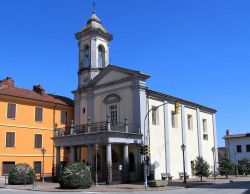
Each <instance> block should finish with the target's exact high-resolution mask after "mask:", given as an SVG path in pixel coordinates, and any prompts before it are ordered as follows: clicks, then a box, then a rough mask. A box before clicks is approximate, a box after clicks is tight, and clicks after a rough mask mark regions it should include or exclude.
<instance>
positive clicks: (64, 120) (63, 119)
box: [61, 111, 68, 124]
mask: <svg viewBox="0 0 250 194" xmlns="http://www.w3.org/2000/svg"><path fill="white" fill-rule="evenodd" d="M67 120H68V114H67V112H66V111H61V124H67Z"/></svg>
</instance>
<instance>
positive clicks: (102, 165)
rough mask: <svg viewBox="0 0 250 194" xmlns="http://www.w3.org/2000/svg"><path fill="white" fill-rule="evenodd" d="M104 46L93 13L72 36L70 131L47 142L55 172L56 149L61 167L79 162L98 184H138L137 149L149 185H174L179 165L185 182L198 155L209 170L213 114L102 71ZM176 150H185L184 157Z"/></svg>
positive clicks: (127, 76)
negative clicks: (64, 157)
mask: <svg viewBox="0 0 250 194" xmlns="http://www.w3.org/2000/svg"><path fill="white" fill-rule="evenodd" d="M112 38H113V37H112V35H111V34H110V33H109V32H108V31H107V30H106V29H105V28H104V27H103V26H102V23H101V20H100V19H99V18H98V17H97V16H96V15H95V13H93V14H92V16H91V17H90V18H89V20H88V22H87V25H86V26H85V27H84V28H83V29H82V30H81V31H80V32H78V33H77V34H76V39H77V40H78V45H79V67H78V87H77V89H76V90H75V91H74V92H73V93H74V95H75V99H74V100H75V108H74V110H75V113H74V115H75V121H74V122H75V123H74V126H72V127H70V128H61V129H58V131H57V133H56V136H55V138H54V141H55V145H56V147H57V167H58V169H59V167H60V163H61V162H62V161H60V160H59V159H60V150H61V149H64V150H66V152H65V153H68V162H73V161H79V160H80V161H83V162H85V163H86V164H87V165H89V166H90V167H91V170H93V171H92V172H96V170H97V172H98V173H97V177H98V180H106V181H108V182H111V181H119V180H123V181H124V180H125V181H130V182H131V181H135V180H139V179H141V178H143V169H142V164H143V155H141V154H140V147H141V145H142V144H144V145H148V146H149V149H150V153H149V154H148V157H147V173H148V175H149V178H152V179H156V180H159V179H162V174H163V173H165V174H166V173H167V174H168V175H169V176H172V177H173V178H179V177H180V175H181V174H183V161H184V162H185V165H184V166H185V169H186V173H187V175H189V176H193V175H194V172H193V170H194V169H193V168H194V160H195V158H196V157H197V156H199V155H200V156H203V157H204V158H205V160H207V161H208V163H209V164H210V166H211V170H212V169H213V164H214V158H213V156H214V155H213V152H212V151H211V149H212V148H213V147H214V148H217V145H216V121H215V113H216V110H214V109H212V108H208V107H206V106H203V105H200V104H197V103H193V102H191V101H187V100H183V99H180V98H177V97H173V96H169V95H166V94H162V93H159V92H155V91H152V90H150V89H149V88H148V86H147V83H146V81H147V80H148V79H149V78H150V76H149V75H148V74H145V73H142V72H140V71H134V70H131V69H125V68H121V67H118V66H114V65H110V64H109V42H110V41H111V40H112ZM177 104H180V107H179V108H177V107H176V105H177ZM181 145H185V147H186V149H185V150H184V157H183V152H182V149H181ZM215 150H217V149H215ZM216 152H217V151H216ZM215 156H217V154H216V153H215ZM215 161H217V158H215Z"/></svg>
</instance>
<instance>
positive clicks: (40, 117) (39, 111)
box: [35, 107, 43, 122]
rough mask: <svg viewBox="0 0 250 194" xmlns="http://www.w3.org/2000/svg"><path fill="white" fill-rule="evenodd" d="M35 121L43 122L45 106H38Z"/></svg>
mask: <svg viewBox="0 0 250 194" xmlns="http://www.w3.org/2000/svg"><path fill="white" fill-rule="evenodd" d="M35 121H36V122H42V121H43V108H40V107H36V110H35Z"/></svg>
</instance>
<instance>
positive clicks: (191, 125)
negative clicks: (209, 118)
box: [187, 115, 193, 130]
mask: <svg viewBox="0 0 250 194" xmlns="http://www.w3.org/2000/svg"><path fill="white" fill-rule="evenodd" d="M187 120H188V129H189V130H192V129H193V116H192V115H188V116H187Z"/></svg>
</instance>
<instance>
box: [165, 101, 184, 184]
mask: <svg viewBox="0 0 250 194" xmlns="http://www.w3.org/2000/svg"><path fill="white" fill-rule="evenodd" d="M174 110H175V106H174V104H169V105H168V111H169V112H168V115H169V118H168V126H169V144H170V145H169V146H170V174H171V176H173V178H174V179H178V178H179V173H180V172H183V156H182V150H181V145H182V129H181V114H180V113H179V114H178V116H177V117H178V127H177V128H172V123H171V112H172V111H174Z"/></svg>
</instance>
